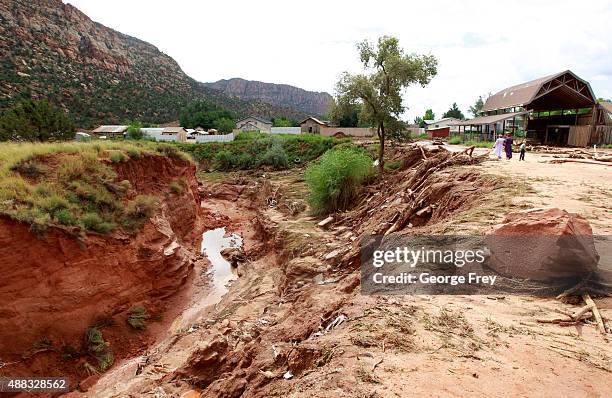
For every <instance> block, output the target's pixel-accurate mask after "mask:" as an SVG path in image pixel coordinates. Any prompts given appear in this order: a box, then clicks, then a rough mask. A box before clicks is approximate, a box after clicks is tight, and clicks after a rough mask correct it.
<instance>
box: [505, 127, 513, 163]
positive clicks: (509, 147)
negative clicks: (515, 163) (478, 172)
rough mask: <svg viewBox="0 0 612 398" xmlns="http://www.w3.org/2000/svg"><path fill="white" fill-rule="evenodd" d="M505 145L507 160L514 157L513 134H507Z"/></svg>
mask: <svg viewBox="0 0 612 398" xmlns="http://www.w3.org/2000/svg"><path fill="white" fill-rule="evenodd" d="M504 147H505V148H506V160H510V159H512V134H509V133H508V134H506V139H505V140H504Z"/></svg>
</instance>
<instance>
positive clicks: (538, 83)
mask: <svg viewBox="0 0 612 398" xmlns="http://www.w3.org/2000/svg"><path fill="white" fill-rule="evenodd" d="M594 103H595V94H593V90H592V89H591V86H590V85H589V83H588V82H586V81H585V80H583V79H581V78H579V77H578V76H576V74H574V73H573V72H572V71H569V70H566V71H563V72H559V73H555V74H553V75H549V76H544V77H541V78H539V79H535V80H531V81H529V82H526V83H522V84H518V85H516V86H512V87H508V88H505V89H503V90H501V91H499V92H497V93H495V94H493V95H492V96H490V97H489V98H487V101H486V102H485V104H484V107H483V109H482V110H483V112H487V111H493V110H496V109H506V108H512V107H517V106H523V107H525V108H530V109H551V108H559V109H563V108H575V107H582V106H589V105H593V104H594Z"/></svg>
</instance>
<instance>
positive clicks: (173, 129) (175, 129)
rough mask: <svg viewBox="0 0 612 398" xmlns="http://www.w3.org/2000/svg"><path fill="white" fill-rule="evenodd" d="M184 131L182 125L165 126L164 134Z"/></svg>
mask: <svg viewBox="0 0 612 398" xmlns="http://www.w3.org/2000/svg"><path fill="white" fill-rule="evenodd" d="M182 131H185V129H184V128H182V127H174V126H173V127H164V130H163V131H162V134H177V133H180V132H182Z"/></svg>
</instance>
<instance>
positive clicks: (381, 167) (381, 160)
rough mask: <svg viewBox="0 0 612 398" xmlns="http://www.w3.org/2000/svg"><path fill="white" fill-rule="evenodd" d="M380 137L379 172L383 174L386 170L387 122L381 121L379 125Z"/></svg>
mask: <svg viewBox="0 0 612 398" xmlns="http://www.w3.org/2000/svg"><path fill="white" fill-rule="evenodd" d="M378 139H379V141H380V148H379V149H378V172H379V174H380V175H381V176H382V175H383V173H384V172H385V124H384V123H383V122H380V124H379V125H378Z"/></svg>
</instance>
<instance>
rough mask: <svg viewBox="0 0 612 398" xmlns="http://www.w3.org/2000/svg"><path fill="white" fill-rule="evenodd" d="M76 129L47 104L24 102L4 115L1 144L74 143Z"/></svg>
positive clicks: (0, 116) (0, 134)
mask: <svg viewBox="0 0 612 398" xmlns="http://www.w3.org/2000/svg"><path fill="white" fill-rule="evenodd" d="M74 131H75V126H74V123H73V122H72V120H71V119H70V118H69V117H68V115H67V114H66V113H65V112H63V111H61V110H59V109H57V108H55V107H54V106H53V105H51V104H50V103H49V102H47V101H31V100H26V101H22V102H20V103H18V104H16V105H14V106H13V107H11V108H10V109H7V110H6V111H4V112H2V113H1V114H0V141H39V142H42V141H50V140H51V141H52V140H60V141H62V140H71V139H73V138H74Z"/></svg>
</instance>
